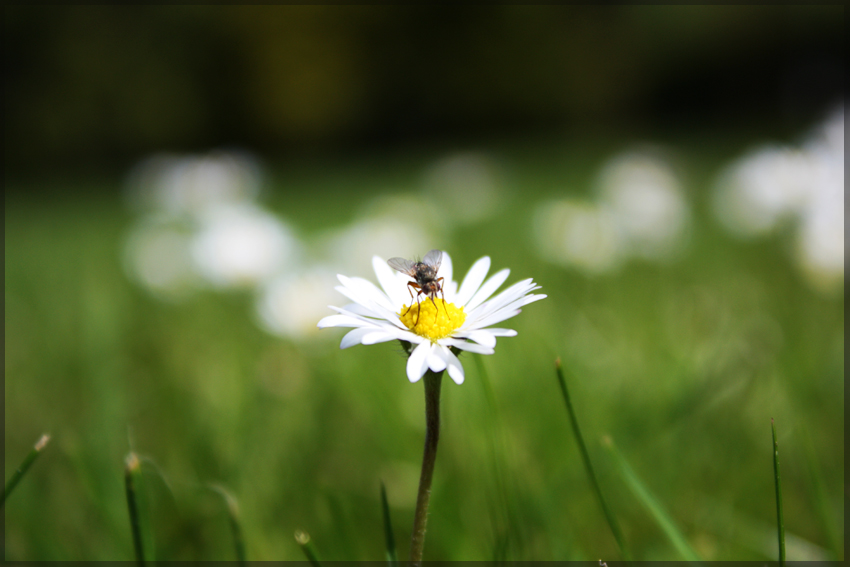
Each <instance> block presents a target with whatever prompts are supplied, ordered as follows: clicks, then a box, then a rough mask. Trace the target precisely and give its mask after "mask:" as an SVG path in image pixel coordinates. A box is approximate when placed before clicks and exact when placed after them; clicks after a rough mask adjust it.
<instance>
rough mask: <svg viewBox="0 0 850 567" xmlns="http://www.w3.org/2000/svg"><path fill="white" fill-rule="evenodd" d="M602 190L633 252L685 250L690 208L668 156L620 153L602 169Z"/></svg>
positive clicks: (664, 254) (650, 254)
mask: <svg viewBox="0 0 850 567" xmlns="http://www.w3.org/2000/svg"><path fill="white" fill-rule="evenodd" d="M599 190H600V196H601V198H602V200H601V205H602V207H604V208H606V209H608V210H609V211H610V212H611V214H612V215H613V217H614V222H615V223H616V226H617V231H618V233H619V238H620V240H621V241H622V245H623V248H624V249H626V250H628V252H629V253H630V254H632V255H635V256H640V257H644V258H649V259H664V258H668V257H670V256H673V255H675V254H676V253H677V252H680V251H681V250H683V249H684V246H685V243H686V242H687V238H686V229H687V227H688V224H689V221H690V211H689V209H688V204H687V202H686V201H685V197H684V195H683V193H682V184H681V183H680V181H679V179H678V176H677V175H676V174H675V173H674V171H673V168H672V167H671V166H670V165H669V164H668V163H667V161H666V160H664V159H662V158H661V157H660V156H656V155H654V154H653V153H651V152H647V151H635V152H630V153H626V154H622V155H619V156H617V157H615V158H614V159H612V160H611V161H610V162H608V164H606V165H605V167H604V169H603V170H602V173H601V174H600V177H599Z"/></svg>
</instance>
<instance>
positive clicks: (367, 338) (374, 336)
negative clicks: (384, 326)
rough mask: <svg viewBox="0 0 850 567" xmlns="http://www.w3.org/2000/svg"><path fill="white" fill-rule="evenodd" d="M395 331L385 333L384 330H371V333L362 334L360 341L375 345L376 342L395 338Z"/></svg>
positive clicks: (396, 336)
mask: <svg viewBox="0 0 850 567" xmlns="http://www.w3.org/2000/svg"><path fill="white" fill-rule="evenodd" d="M397 338H398V334H397V333H387V332H385V331H375V330H372V332H371V333H367V334H365V335H363V340H362V343H363V344H364V345H375V344H378V343H385V342H387V341H391V340H393V339H397Z"/></svg>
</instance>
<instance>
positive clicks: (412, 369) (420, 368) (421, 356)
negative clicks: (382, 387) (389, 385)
mask: <svg viewBox="0 0 850 567" xmlns="http://www.w3.org/2000/svg"><path fill="white" fill-rule="evenodd" d="M430 352H431V343H430V341H424V342H422V343H420V344H419V346H418V347H416V348H415V349H413V352H412V353H410V357H409V358H408V359H407V379H408V380H410V381H411V382H418V381H419V379H420V378H422V375H423V374H425V369H426V368H428V365H427V364H426V362H427V360H426V359H427V358H428V354H429V353H430Z"/></svg>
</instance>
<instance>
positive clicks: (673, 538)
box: [602, 436, 702, 561]
mask: <svg viewBox="0 0 850 567" xmlns="http://www.w3.org/2000/svg"><path fill="white" fill-rule="evenodd" d="M602 444H603V445H605V446H606V447H608V449H609V451H610V452H611V454H612V455H613V456H614V460H616V461H617V465H618V466H619V467H620V473H621V474H622V475H623V478H624V479H625V481H626V484H628V485H629V488H631V489H632V492H633V493H634V495H635V496H636V497H637V499H638V500H640V501H641V503H643V505H644V506H646V508H647V510H649V512H650V514H652V517H653V518H655V521H656V522H658V525H659V526H660V527H661V529H662V530H663V531H664V534H665V535H666V536H667V538H668V539H669V540H670V542H671V543H672V544H673V547H675V548H676V550H677V551H678V552H679V553H680V554H681V555H682V557H684V558H685V559H686V560H687V561H702V560H701V559H700V557H699V555H697V553H696V551H694V549H693V548H692V547H691V546H690V544H688V541H687V540H686V539H685V536H683V535H682V532H681V531H680V530H679V528H677V527H676V524H675V523H674V522H673V519H672V518H671V517H670V515H669V514H668V513H667V512H666V511H665V510H664V508H663V507H662V506H661V504H660V503H659V502H658V500H656V499H655V497H654V496H653V495H652V493H651V492H650V491H649V489H648V488H647V487H646V486H644V484H643V482H641V480H640V479H639V478H638V476H637V474H635V471H634V470H632V467H631V466H630V465H629V463H628V461H626V458H625V457H624V456H623V455H622V454H621V453H620V451H619V450H618V449H617V447H616V446H615V445H614V442H613V441H612V440H611V438H610V437H607V436H606V437H605V438H603V440H602Z"/></svg>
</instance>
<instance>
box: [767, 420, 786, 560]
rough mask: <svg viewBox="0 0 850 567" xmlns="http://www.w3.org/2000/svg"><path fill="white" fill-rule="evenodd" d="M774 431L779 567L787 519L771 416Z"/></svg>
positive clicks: (783, 552)
mask: <svg viewBox="0 0 850 567" xmlns="http://www.w3.org/2000/svg"><path fill="white" fill-rule="evenodd" d="M770 430H771V432H772V433H773V480H774V485H775V486H776V531H777V534H776V535H777V541H778V543H779V567H785V520H784V518H783V515H782V483H781V482H780V480H779V444H778V443H777V442H776V424H775V423H774V422H773V418H772V417H771V418H770Z"/></svg>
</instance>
